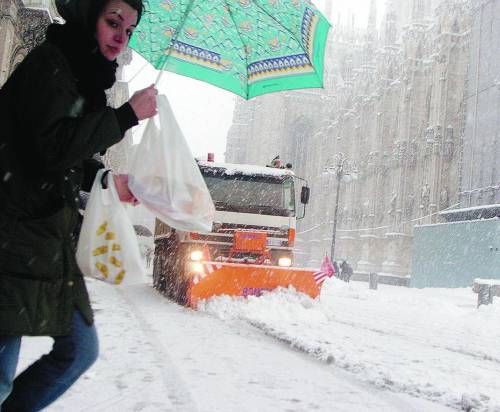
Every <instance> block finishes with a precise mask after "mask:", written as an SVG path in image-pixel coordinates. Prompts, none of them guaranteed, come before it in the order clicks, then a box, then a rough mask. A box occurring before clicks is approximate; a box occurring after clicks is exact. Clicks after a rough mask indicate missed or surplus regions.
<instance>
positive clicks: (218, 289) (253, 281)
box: [188, 262, 320, 308]
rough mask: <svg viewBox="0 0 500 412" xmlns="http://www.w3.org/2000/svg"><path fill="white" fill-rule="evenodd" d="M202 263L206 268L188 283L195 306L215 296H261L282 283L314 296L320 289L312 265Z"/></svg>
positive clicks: (190, 301) (190, 302)
mask: <svg viewBox="0 0 500 412" xmlns="http://www.w3.org/2000/svg"><path fill="white" fill-rule="evenodd" d="M201 265H202V266H203V270H200V271H199V272H198V273H196V274H193V277H192V278H191V282H190V285H189V291H188V304H189V306H191V307H192V308H196V306H197V305H198V302H199V301H200V300H203V299H208V298H210V297H213V296H220V295H229V296H245V297H246V296H250V295H253V296H260V295H261V293H262V292H265V291H269V290H272V289H275V288H277V287H280V286H281V287H284V288H287V287H289V286H293V287H294V288H295V289H296V290H297V291H299V292H302V293H305V294H307V295H309V296H311V297H312V298H315V297H317V296H318V295H319V293H320V287H319V286H318V285H317V283H316V281H315V280H314V272H315V271H314V270H312V269H299V268H291V267H280V266H264V265H249V264H240V263H220V262H202V263H201Z"/></svg>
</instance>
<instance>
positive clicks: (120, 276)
mask: <svg viewBox="0 0 500 412" xmlns="http://www.w3.org/2000/svg"><path fill="white" fill-rule="evenodd" d="M124 277H125V270H121V271H120V272H119V273H118V275H116V278H115V283H116V284H117V285H119V284H120V283H122V280H123V278H124Z"/></svg>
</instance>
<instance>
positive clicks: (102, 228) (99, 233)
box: [96, 221, 108, 236]
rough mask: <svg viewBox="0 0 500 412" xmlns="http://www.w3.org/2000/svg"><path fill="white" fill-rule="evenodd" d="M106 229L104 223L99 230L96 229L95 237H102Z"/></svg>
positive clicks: (106, 225) (106, 224) (106, 223)
mask: <svg viewBox="0 0 500 412" xmlns="http://www.w3.org/2000/svg"><path fill="white" fill-rule="evenodd" d="M107 227H108V222H107V221H105V222H104V223H103V224H102V225H101V226H99V228H98V229H97V232H96V233H97V236H100V235H102V234H103V233H104V232H105V231H106V228H107Z"/></svg>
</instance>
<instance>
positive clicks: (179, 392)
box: [115, 288, 198, 412]
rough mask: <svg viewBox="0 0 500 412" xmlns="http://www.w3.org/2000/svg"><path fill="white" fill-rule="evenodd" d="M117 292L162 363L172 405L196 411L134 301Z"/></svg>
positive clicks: (185, 388)
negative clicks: (128, 307)
mask: <svg viewBox="0 0 500 412" xmlns="http://www.w3.org/2000/svg"><path fill="white" fill-rule="evenodd" d="M115 290H116V291H117V292H118V294H119V295H120V296H121V297H122V298H123V300H125V301H126V302H127V304H128V305H129V306H130V308H131V309H132V310H131V312H132V313H133V315H134V316H135V317H136V318H137V320H138V321H139V325H140V328H141V330H142V332H143V333H144V335H145V336H146V337H147V339H148V342H150V343H151V345H152V346H153V351H154V357H155V358H156V360H157V362H158V364H161V365H163V366H164V367H163V368H161V376H162V379H163V384H164V386H165V390H166V393H167V396H168V398H169V400H170V402H171V403H172V406H174V408H176V409H177V410H178V411H182V412H198V407H197V405H196V403H195V402H194V400H193V397H192V396H191V391H190V390H189V387H188V385H187V384H186V383H185V382H184V380H183V379H182V377H181V375H180V374H179V373H178V372H177V368H176V366H175V364H174V362H173V361H172V359H171V358H170V356H169V355H168V353H167V350H166V349H165V347H164V346H163V344H162V343H161V342H160V340H159V339H158V338H157V336H156V335H155V333H154V331H153V330H152V329H151V328H150V326H149V323H148V321H147V319H146V318H145V317H144V316H143V315H142V313H141V311H140V309H139V308H138V307H137V305H136V304H135V303H134V301H133V300H132V299H131V298H129V297H128V296H127V294H126V293H125V291H124V290H123V289H120V288H116V289H115Z"/></svg>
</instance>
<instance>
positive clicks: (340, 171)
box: [326, 152, 356, 261]
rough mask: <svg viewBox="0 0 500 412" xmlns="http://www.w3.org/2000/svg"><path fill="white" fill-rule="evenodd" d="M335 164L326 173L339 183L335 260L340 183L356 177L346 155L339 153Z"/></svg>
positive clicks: (334, 235) (335, 213)
mask: <svg viewBox="0 0 500 412" xmlns="http://www.w3.org/2000/svg"><path fill="white" fill-rule="evenodd" d="M334 163H335V164H334V165H333V166H330V167H327V168H326V172H327V173H329V174H332V175H335V180H336V182H337V190H336V195H335V209H334V215H333V229H332V245H331V250H330V258H331V259H332V261H333V259H334V255H335V237H336V234H337V217H338V211H339V201H340V183H341V182H342V179H343V178H345V177H346V176H350V175H351V174H353V175H355V171H356V169H355V167H354V165H352V162H351V161H350V160H349V159H348V158H347V156H346V155H345V153H342V152H339V153H337V155H336V156H335V162H334Z"/></svg>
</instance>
